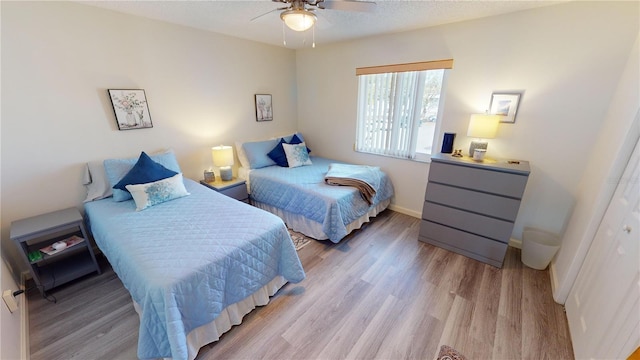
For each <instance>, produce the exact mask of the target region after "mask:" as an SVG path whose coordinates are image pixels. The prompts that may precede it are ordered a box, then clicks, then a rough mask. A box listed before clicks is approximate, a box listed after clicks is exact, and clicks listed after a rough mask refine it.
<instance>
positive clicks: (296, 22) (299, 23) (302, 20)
mask: <svg viewBox="0 0 640 360" xmlns="http://www.w3.org/2000/svg"><path fill="white" fill-rule="evenodd" d="M280 18H281V19H282V21H284V23H285V24H286V25H287V26H288V27H289V29H291V30H293V31H306V30H309V29H310V28H311V27H312V26H313V25H314V24H315V23H316V20H317V17H316V14H314V13H312V12H311V11H309V10H306V9H292V10H287V11H283V12H282V14H280Z"/></svg>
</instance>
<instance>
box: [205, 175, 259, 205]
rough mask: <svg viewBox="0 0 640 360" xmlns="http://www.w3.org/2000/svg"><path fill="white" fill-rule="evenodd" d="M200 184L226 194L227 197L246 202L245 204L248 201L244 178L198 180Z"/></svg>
mask: <svg viewBox="0 0 640 360" xmlns="http://www.w3.org/2000/svg"><path fill="white" fill-rule="evenodd" d="M200 184H202V185H204V186H206V187H208V188H209V189H213V190H215V191H217V192H219V193H222V194H224V195H227V196H228V197H231V198H234V199H236V200H239V201H242V202H246V203H247V204H248V203H249V194H248V193H247V185H246V181H245V180H244V179H238V178H233V179H232V180H230V181H222V180H220V179H216V180H215V181H212V182H206V181H204V180H200Z"/></svg>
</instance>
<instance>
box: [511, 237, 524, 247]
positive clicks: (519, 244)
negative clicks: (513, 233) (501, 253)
mask: <svg viewBox="0 0 640 360" xmlns="http://www.w3.org/2000/svg"><path fill="white" fill-rule="evenodd" d="M509 246H511V247H514V248H516V249H522V240H518V239H514V238H510V239H509Z"/></svg>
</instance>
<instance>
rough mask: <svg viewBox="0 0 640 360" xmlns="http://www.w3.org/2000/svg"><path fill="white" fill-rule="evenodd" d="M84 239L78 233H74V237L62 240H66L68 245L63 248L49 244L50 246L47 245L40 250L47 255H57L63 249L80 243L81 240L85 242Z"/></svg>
mask: <svg viewBox="0 0 640 360" xmlns="http://www.w3.org/2000/svg"><path fill="white" fill-rule="evenodd" d="M83 241H84V239H83V238H81V237H80V236H77V235H73V236H72V237H69V238H66V239H64V240H61V242H64V243H65V244H67V246H66V247H65V248H63V249H57V250H56V249H54V248H53V244H51V245H49V246H45V247H43V248H42V249H40V251H42V252H43V253H45V254H47V255H55V254H57V253H59V252H61V251H65V250H66V249H68V248H70V247H72V246H74V245H78V244H80V243H81V242H83Z"/></svg>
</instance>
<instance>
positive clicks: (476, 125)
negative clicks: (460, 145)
mask: <svg viewBox="0 0 640 360" xmlns="http://www.w3.org/2000/svg"><path fill="white" fill-rule="evenodd" d="M500 118H501V116H500V115H491V114H473V115H471V119H470V120H469V129H468V130H467V136H469V137H473V138H476V139H477V140H472V141H471V145H469V156H473V153H474V152H475V150H476V149H481V150H485V151H486V150H487V146H488V145H489V143H488V142H487V141H486V140H485V139H493V138H495V137H496V133H497V132H498V124H500Z"/></svg>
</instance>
